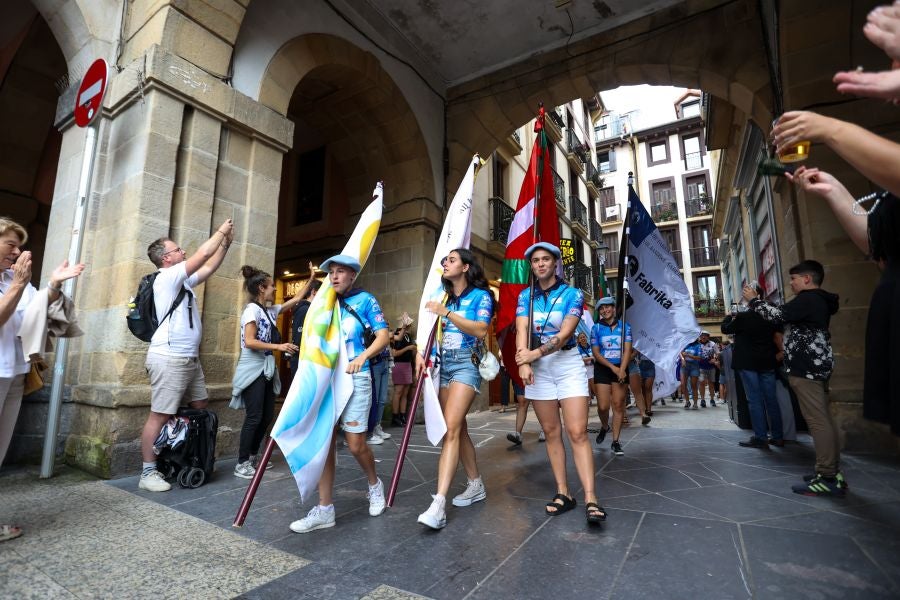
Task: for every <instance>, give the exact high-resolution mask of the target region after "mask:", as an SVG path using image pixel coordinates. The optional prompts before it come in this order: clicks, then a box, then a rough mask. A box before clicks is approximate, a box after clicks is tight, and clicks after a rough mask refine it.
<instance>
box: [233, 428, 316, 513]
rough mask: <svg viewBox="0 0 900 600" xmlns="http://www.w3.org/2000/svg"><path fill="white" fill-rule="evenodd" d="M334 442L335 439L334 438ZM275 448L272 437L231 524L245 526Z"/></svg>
mask: <svg viewBox="0 0 900 600" xmlns="http://www.w3.org/2000/svg"><path fill="white" fill-rule="evenodd" d="M332 443H333V440H332ZM274 449H275V440H274V439H272V438H271V437H270V438H269V441H268V442H266V449H265V450H263V453H262V457H260V459H259V462H258V463H256V464H257V465H259V466H257V468H256V473H254V474H253V479H251V480H250V485H249V486H247V491H246V492H244V499H243V500H241V506H240V508H238V512H237V515H235V517H234V523H232V524H231V526H232V527H243V526H244V521H245V520H246V519H247V513H248V512H250V505H251V504H253V498H255V497H256V490H257V489H259V484H260V483H262V478H263V475H265V473H266V465H267V464H269V459H270V458H271V457H272V450H274Z"/></svg>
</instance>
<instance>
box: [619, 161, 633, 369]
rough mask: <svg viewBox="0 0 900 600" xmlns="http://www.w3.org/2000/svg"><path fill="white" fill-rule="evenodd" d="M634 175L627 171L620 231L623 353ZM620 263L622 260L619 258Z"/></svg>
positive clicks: (626, 366) (623, 349) (623, 347)
mask: <svg viewBox="0 0 900 600" xmlns="http://www.w3.org/2000/svg"><path fill="white" fill-rule="evenodd" d="M633 185H634V173H633V172H631V171H628V208H627V209H625V227H624V228H623V229H622V245H621V247H620V252H619V253H620V254H621V256H622V257H624V261H625V262H624V269H622V270H621V271H622V276H621V279H622V333H621V336H622V337H621V338H620V340H619V348H621V351H622V352H623V356H624V352H625V327H626V325H625V311H626V309H627V308H628V238H629V237H630V236H631V196H632V193H631V192H632V191H633V190H634V188H633V187H632V186H633ZM619 261H620V263H621V261H622V258H621V257H620V258H619ZM622 366H623V367H624V368H625V369H626V371H627V369H628V365H622Z"/></svg>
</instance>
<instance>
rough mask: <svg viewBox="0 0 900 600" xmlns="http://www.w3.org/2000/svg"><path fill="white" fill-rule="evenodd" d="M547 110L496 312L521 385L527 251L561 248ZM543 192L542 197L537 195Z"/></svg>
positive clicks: (506, 355) (507, 358) (506, 356)
mask: <svg viewBox="0 0 900 600" xmlns="http://www.w3.org/2000/svg"><path fill="white" fill-rule="evenodd" d="M544 118H545V115H544V108H543V107H541V109H540V114H539V116H538V118H537V120H536V121H535V124H534V130H535V132H536V133H537V134H538V135H537V138H536V139H535V141H534V146H533V147H532V149H531V160H530V161H529V163H528V173H526V175H525V180H524V181H523V182H522V189H521V190H520V191H519V201H518V203H517V204H516V215H515V217H514V218H513V222H512V225H510V228H509V236H508V237H507V243H506V254H505V256H504V260H503V271H502V276H501V282H500V310H499V312H498V313H497V339H498V340H499V341H500V346H501V348H502V352H503V364H504V366H505V367H506V370H507V372H508V373H509V374H510V376H511V377H512V378H513V380H514V381H515V382H516V383H517V385H522V381H521V379H520V378H519V369H518V368H517V367H516V363H515V359H514V357H515V355H516V332H515V321H516V305H517V304H518V300H519V293H520V292H521V291H522V290H523V289H525V287H526V286H527V285H528V282H529V281H530V275H531V269H530V266H529V264H528V261H527V260H525V250H527V249H528V247H529V246H531V245H532V244H534V243H535V242H549V243H551V244H553V245H555V246H559V218H558V216H557V214H556V192H555V185H554V180H553V179H554V178H553V170H552V169H551V167H550V141H549V140H548V139H547V134H546V132H545V131H544ZM538 190H540V194H538V193H537V192H538Z"/></svg>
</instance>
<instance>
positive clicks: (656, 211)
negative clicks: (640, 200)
mask: <svg viewBox="0 0 900 600" xmlns="http://www.w3.org/2000/svg"><path fill="white" fill-rule="evenodd" d="M650 215H651V216H652V217H653V221H654V222H655V223H662V222H665V221H677V220H678V205H677V204H675V203H674V202H662V203H660V204H654V205H653V206H652V207H651V208H650Z"/></svg>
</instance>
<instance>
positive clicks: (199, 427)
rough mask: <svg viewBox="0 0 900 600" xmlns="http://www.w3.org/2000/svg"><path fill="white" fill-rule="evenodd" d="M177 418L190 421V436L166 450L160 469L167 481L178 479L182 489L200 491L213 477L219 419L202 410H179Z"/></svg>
mask: <svg viewBox="0 0 900 600" xmlns="http://www.w3.org/2000/svg"><path fill="white" fill-rule="evenodd" d="M176 416H177V417H185V418H187V419H188V421H189V422H188V431H187V435H186V437H185V440H184V443H182V444H180V445H178V446H177V447H176V448H174V449H172V448H169V447H166V448H163V450H162V451H161V452H160V454H159V458H158V460H157V469H158V470H159V472H160V473H162V474H163V476H164V477H165V478H166V479H170V478H172V477H175V478H176V481H178V485H180V486H181V487H183V488H198V487H200V486H201V485H203V484H204V483H206V481H207V480H209V478H210V477H211V476H212V472H213V467H214V466H215V463H216V434H217V433H218V431H219V417H218V415H216V413H214V412H213V411H211V410H206V409H199V408H180V409H178V414H177V415H176Z"/></svg>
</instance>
